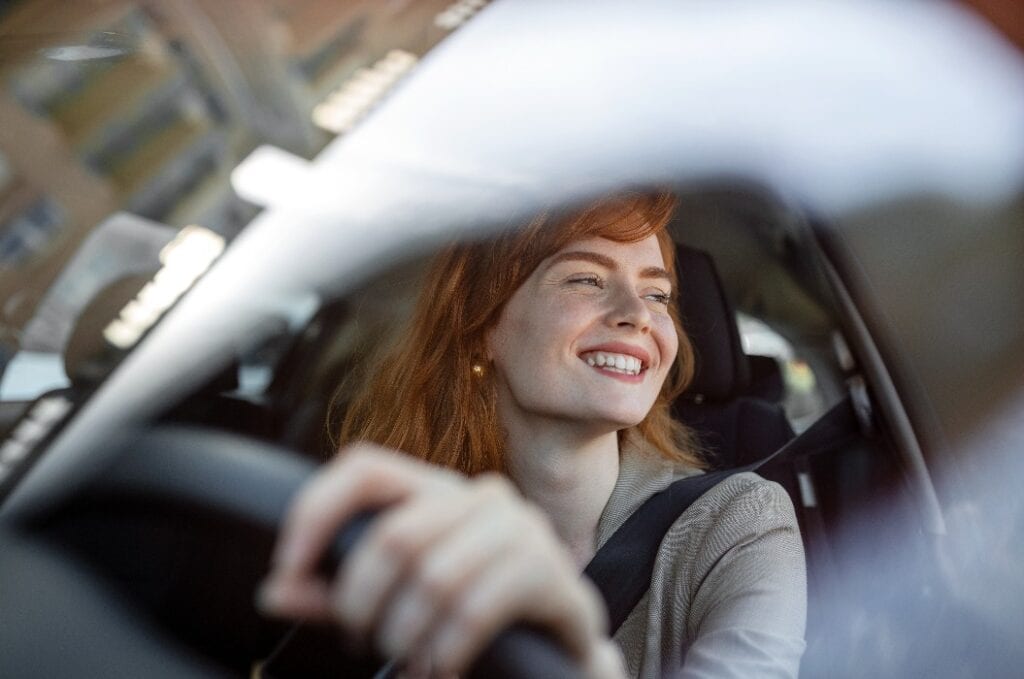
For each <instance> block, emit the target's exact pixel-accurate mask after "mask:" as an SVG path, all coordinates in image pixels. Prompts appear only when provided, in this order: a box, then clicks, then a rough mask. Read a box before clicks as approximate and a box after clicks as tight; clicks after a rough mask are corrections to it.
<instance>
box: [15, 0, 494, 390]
mask: <svg viewBox="0 0 1024 679" xmlns="http://www.w3.org/2000/svg"><path fill="white" fill-rule="evenodd" d="M484 4H486V3H483V2H472V3H454V4H452V3H451V2H445V1H437V0H434V1H431V0H426V1H421V2H384V3H382V2H346V3H335V2H323V1H320V0H302V1H294V2H280V1H275V0H260V1H257V2H248V3H246V4H245V12H243V13H239V12H236V11H234V10H233V9H232V6H231V5H230V4H226V3H221V2H216V1H203V2H195V3H188V4H182V3H143V2H119V1H110V2H90V3H73V4H71V5H65V4H64V3H60V5H59V7H58V6H57V4H56V3H52V2H49V1H46V0H22V1H21V2H11V3H2V4H0V82H2V85H0V120H2V124H0V375H2V381H0V401H3V402H4V403H11V402H27V401H31V400H32V399H34V398H36V397H38V396H39V395H40V394H43V393H45V392H47V391H49V390H53V389H62V388H67V387H69V386H70V385H71V383H72V382H74V378H75V376H74V375H69V372H71V371H72V370H73V368H69V366H68V365H67V358H68V353H69V352H70V353H75V351H76V349H75V348H72V347H70V346H69V341H70V340H71V338H72V337H73V336H74V335H75V330H76V327H77V326H78V325H82V324H87V322H86V320H85V319H83V312H84V311H85V310H86V308H87V307H89V306H90V303H92V302H94V300H95V299H96V298H97V296H99V295H101V294H102V295H106V297H107V303H106V304H97V305H94V307H95V308H94V309H93V311H92V313H93V315H95V314H97V313H102V314H104V315H105V316H106V318H104V319H102V322H100V321H99V320H98V319H95V318H94V319H92V321H93V323H94V324H96V323H100V325H102V327H106V324H107V323H108V322H109V321H112V320H113V319H114V317H116V316H117V314H118V312H119V311H120V310H121V308H123V307H124V305H126V304H128V303H129V302H131V301H132V299H133V298H134V296H135V295H136V294H137V293H139V292H140V291H142V290H143V289H144V288H145V287H146V285H147V282H148V281H150V280H151V279H152V278H153V277H154V276H155V275H156V274H157V273H158V272H159V271H160V269H161V266H162V264H163V263H162V261H161V250H162V249H163V248H165V247H166V246H167V245H168V243H170V242H171V241H172V240H173V239H174V237H175V235H176V234H178V233H179V232H181V230H182V229H185V228H186V227H198V228H201V229H204V230H206V231H208V232H210V233H212V234H215V235H216V236H219V238H220V239H222V240H223V241H224V242H225V243H226V242H230V241H231V240H232V239H233V238H234V237H235V236H236V235H237V234H238V233H239V232H240V231H241V230H242V229H244V228H245V226H246V225H247V224H248V223H249V222H250V221H251V220H252V219H253V217H254V216H255V215H256V214H257V213H258V212H259V208H258V207H257V206H256V205H253V204H252V203H250V202H247V201H246V200H244V199H243V198H241V197H240V196H239V194H238V192H237V191H236V189H235V187H234V186H233V185H232V180H231V178H232V175H231V173H232V170H233V169H234V168H235V167H237V166H238V164H239V163H240V162H241V161H242V160H243V159H244V158H246V157H247V156H248V155H249V154H250V153H251V152H252V151H253V150H254V149H256V148H257V147H258V146H260V145H262V144H271V145H273V146H276V147H278V148H282V149H285V150H287V151H288V152H290V153H292V154H294V155H296V156H298V157H301V158H306V159H309V158H312V157H314V156H315V155H316V154H317V153H318V152H319V151H320V150H321V149H322V148H323V147H324V146H325V145H326V144H327V143H328V142H330V141H331V140H332V139H334V138H335V137H337V136H338V135H341V134H344V133H345V132H346V131H348V130H349V129H351V128H352V127H353V126H354V125H355V124H356V123H357V122H358V120H359V119H360V117H361V116H362V115H363V114H365V113H366V112H367V111H369V109H371V108H372V107H373V106H374V105H376V104H377V103H378V102H379V101H380V100H381V99H382V98H383V97H384V96H386V94H387V93H388V92H389V91H390V89H391V88H392V86H393V85H394V84H395V83H397V82H398V81H399V80H400V79H401V78H402V76H403V75H405V73H407V72H408V71H409V70H410V69H411V68H412V67H413V66H414V65H415V64H416V62H417V61H418V60H419V58H420V57H422V56H423V55H424V54H425V53H426V52H427V51H428V50H429V49H430V48H431V47H433V46H434V45H435V44H437V43H438V42H439V41H440V40H441V39H443V38H444V37H445V36H446V35H448V34H449V33H450V32H451V31H453V30H455V29H457V28H458V27H459V26H461V25H462V23H464V22H465V21H466V20H467V19H468V18H470V17H471V16H472V15H473V14H474V13H475V12H476V11H477V10H478V9H479V8H480V7H482V6H483V5H484ZM199 273H202V272H199ZM164 287H165V288H166V287H167V286H164ZM178 287H180V286H178ZM115 289H116V290H115ZM163 292H165V293H166V290H164V291H163ZM181 292H183V291H181ZM179 296H180V293H179ZM168 297H174V296H173V295H168V294H164V298H168ZM175 298H176V297H175ZM167 306H168V305H167V304H157V305H156V308H153V305H149V306H147V307H146V308H145V312H146V315H147V318H146V320H145V322H144V323H142V324H141V325H142V326H143V327H141V328H139V327H137V328H135V330H140V331H145V330H146V329H147V328H148V327H149V325H152V324H153V323H155V322H156V320H157V319H158V318H159V316H160V314H161V313H162V312H163V311H165V310H166V307H167ZM137 325H138V324H137ZM108 339H109V338H108ZM136 339H137V338H136ZM122 344H124V343H122ZM128 344H129V345H130V344H131V343H128ZM122 348H125V347H124V346H122ZM127 348H130V346H129V347H127Z"/></svg>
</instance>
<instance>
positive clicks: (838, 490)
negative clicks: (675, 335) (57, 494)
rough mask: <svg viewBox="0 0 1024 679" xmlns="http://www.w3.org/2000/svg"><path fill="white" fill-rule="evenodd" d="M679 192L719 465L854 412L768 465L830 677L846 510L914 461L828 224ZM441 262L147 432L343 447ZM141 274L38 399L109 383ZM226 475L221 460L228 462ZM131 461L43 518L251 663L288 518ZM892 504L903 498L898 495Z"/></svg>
mask: <svg viewBox="0 0 1024 679" xmlns="http://www.w3.org/2000/svg"><path fill="white" fill-rule="evenodd" d="M678 194H679V196H680V199H681V205H680V208H679V210H678V215H677V218H676V221H675V222H674V223H673V224H672V225H671V230H672V233H673V236H674V238H676V240H677V242H678V243H679V245H678V253H677V254H678V259H679V271H680V278H681V280H680V294H679V299H680V305H681V315H682V318H683V323H684V327H685V328H686V329H687V332H688V333H689V335H690V337H691V340H692V342H693V343H694V346H695V351H696V354H697V357H698V370H697V373H696V376H695V379H694V380H693V382H692V384H691V385H690V386H689V388H688V389H687V390H686V392H685V393H684V394H683V395H682V396H681V397H680V398H679V399H678V401H677V402H676V404H675V412H676V415H677V416H678V417H679V418H680V419H681V420H682V421H683V422H684V423H686V424H687V425H688V426H689V427H691V428H692V429H693V430H694V431H695V432H696V434H697V436H698V440H699V441H700V443H701V446H702V450H703V453H704V455H705V457H706V458H707V460H708V461H709V463H710V465H711V467H712V468H713V469H730V468H734V467H740V466H743V465H746V464H749V463H752V462H756V461H758V460H761V459H763V458H765V457H767V456H768V455H770V454H771V453H772V452H774V451H776V450H778V449H780V448H782V447H784V446H785V445H786V444H787V443H788V442H790V441H791V440H792V439H793V438H794V437H795V436H796V434H797V433H798V430H801V431H802V430H806V429H807V428H808V426H809V424H810V423H812V422H814V421H815V420H816V419H818V418H820V417H821V416H823V415H825V414H826V412H827V411H828V409H829V408H830V407H833V406H836V404H839V405H838V407H840V408H844V409H845V410H844V412H847V413H848V415H847V417H846V418H845V419H844V420H843V425H842V426H841V427H839V428H837V429H835V430H833V432H832V436H831V438H830V439H829V440H828V441H827V442H826V445H824V446H820V445H819V446H818V448H817V449H815V450H814V451H813V452H812V453H811V454H804V455H801V456H800V457H798V458H796V459H791V458H786V457H783V458H781V459H778V460H772V461H771V462H770V463H769V464H768V465H766V466H765V467H763V468H761V469H759V472H760V473H761V474H762V475H764V476H766V477H767V478H769V479H772V480H775V481H777V482H779V483H781V484H782V485H783V486H784V487H785V488H786V490H787V491H788V492H789V493H790V495H791V497H792V499H793V503H794V506H795V507H796V508H797V510H798V518H799V521H800V524H801V528H802V531H803V535H804V538H805V543H806V550H807V555H808V564H809V578H810V583H809V587H810V601H811V604H810V613H809V624H808V644H809V650H808V653H807V656H806V659H805V665H804V667H805V668H812V672H811V673H812V674H813V668H815V664H816V663H823V664H825V665H827V663H828V662H831V661H833V660H834V657H832V656H833V654H834V653H835V652H836V649H837V648H843V649H845V650H846V651H847V652H851V653H852V652H853V651H854V649H856V648H858V645H860V646H863V645H870V643H871V640H870V639H864V638H855V635H856V634H857V633H858V632H859V633H860V634H862V635H863V634H864V631H863V630H859V631H858V630H855V629H850V630H845V633H846V634H847V635H854V637H853V638H851V637H847V638H842V639H840V638H839V637H841V636H842V635H843V633H844V632H843V630H842V627H841V626H836V625H834V624H828V625H825V624H823V623H822V617H823V616H824V615H826V614H827V613H826V612H825V611H820V610H819V609H817V608H816V607H815V602H816V601H817V600H818V599H819V598H822V597H823V596H824V595H825V591H826V590H827V589H828V588H829V587H834V586H835V584H836V583H837V582H839V579H840V578H842V576H843V575H842V568H843V564H842V563H841V562H837V560H836V557H835V554H836V553H842V550H841V549H838V550H837V548H841V544H837V543H841V541H842V540H844V539H857V536H856V535H853V536H852V538H851V537H849V536H847V535H846V533H845V532H844V517H846V516H849V515H856V513H857V512H858V509H859V507H860V506H862V505H864V504H868V503H871V502H873V501H874V500H875V499H876V498H878V497H879V496H880V495H879V494H880V493H881V492H884V489H886V488H890V487H892V486H894V485H898V484H899V483H900V481H899V478H900V477H899V473H900V472H899V468H898V464H897V462H896V458H895V457H894V454H893V449H892V444H891V442H890V441H887V440H886V437H885V435H884V432H885V426H884V424H882V423H880V422H878V423H873V422H872V420H877V418H878V417H879V414H878V413H876V412H872V413H866V414H864V413H861V414H858V416H854V415H853V412H854V411H853V409H852V407H850V406H848V405H847V401H848V400H849V397H848V396H846V394H847V393H848V392H850V390H851V389H852V388H853V387H851V385H858V384H862V382H858V377H857V366H856V364H853V365H851V364H850V363H849V362H848V359H845V360H846V361H847V362H846V363H844V362H843V361H844V359H843V358H842V356H841V355H837V347H840V348H841V347H842V342H843V341H844V340H843V339H842V338H843V320H842V314H841V311H840V309H839V307H838V305H837V304H836V302H835V299H834V292H833V291H832V290H831V289H830V287H829V285H827V284H825V280H826V279H825V277H824V275H823V274H822V272H821V269H820V267H821V266H822V264H821V259H822V257H823V255H822V253H821V249H820V246H819V245H818V244H817V238H818V236H816V234H815V231H814V229H813V228H812V225H810V224H809V223H807V222H806V221H804V220H803V219H802V217H801V215H800V214H799V213H798V212H796V211H794V210H793V209H792V208H790V207H788V206H786V205H785V204H784V203H783V202H782V201H780V200H779V199H778V198H776V197H774V196H772V195H771V194H770V193H769V192H767V191H765V190H763V189H759V188H758V187H753V186H749V185H739V184H727V185H702V186H698V187H686V186H683V187H679V189H678ZM428 260H429V253H428V254H420V255H417V256H414V257H410V258H408V259H406V260H404V261H400V262H398V263H391V264H390V265H387V266H383V267H381V269H380V270H379V271H377V272H374V273H373V274H372V275H370V276H369V277H367V278H366V280H365V281H364V282H363V283H362V284H361V285H359V286H357V287H356V288H355V289H353V290H351V291H350V292H349V293H348V294H346V295H343V296H341V297H340V298H338V299H331V300H325V301H324V303H323V304H322V305H321V307H320V309H319V310H318V311H317V312H316V313H315V314H314V315H313V316H312V318H311V320H310V321H309V322H308V323H307V324H306V325H305V326H304V327H301V328H299V329H297V330H292V329H290V328H289V326H288V325H287V324H284V323H282V324H281V326H280V328H281V332H280V333H279V334H276V335H275V334H271V335H270V336H269V338H268V340H267V341H265V342H264V343H263V344H261V345H260V346H257V347H254V348H251V349H249V350H247V352H245V353H244V354H239V355H236V356H234V357H230V358H229V359H228V360H225V361H224V365H223V368H222V370H220V372H219V373H218V374H217V375H216V377H214V378H213V379H211V380H208V381H207V382H206V383H204V384H203V385H202V386H201V388H199V389H197V390H195V391H194V392H193V393H191V394H190V395H189V396H188V397H187V398H185V399H181V400H180V401H179V402H174V403H169V404H167V407H166V411H165V412H164V414H163V415H162V416H161V417H160V418H158V421H157V422H154V423H153V436H155V437H156V438H155V439H153V440H150V438H152V437H149V438H147V437H144V438H143V439H142V440H143V441H148V443H146V445H151V446H155V448H156V449H160V446H162V445H165V444H166V442H167V439H168V437H167V436H166V433H164V435H163V438H160V437H161V432H165V430H168V429H169V430H172V431H179V433H180V432H181V431H183V432H185V433H186V435H185V436H184V438H183V440H187V441H189V442H190V443H189V445H192V446H195V449H194V450H192V451H191V452H192V453H193V454H194V453H195V452H196V451H197V450H203V449H204V448H209V447H212V448H217V447H218V446H226V447H228V448H234V449H238V448H239V447H240V446H244V447H246V448H251V449H253V450H255V449H259V448H261V447H263V448H267V447H270V448H274V449H277V450H285V451H289V454H291V455H295V456H300V457H302V458H305V459H306V460H308V461H309V462H310V463H311V464H314V465H315V464H319V463H322V462H323V461H324V460H326V459H328V458H329V457H330V456H331V455H332V454H333V453H334V450H335V447H334V443H333V436H332V429H333V428H336V427H337V424H338V422H339V421H340V418H342V417H343V416H344V409H345V403H346V401H347V398H348V397H349V396H350V395H351V394H352V391H353V389H354V388H355V387H356V386H357V385H358V384H359V380H360V379H361V378H362V376H363V374H364V373H363V368H364V366H366V365H368V364H369V363H370V361H371V357H372V356H373V355H374V352H375V351H378V350H380V348H381V347H382V346H386V340H387V338H389V337H395V336H396V335H397V333H399V332H401V324H402V322H403V319H404V318H405V317H406V316H407V315H408V313H409V311H410V309H411V307H412V304H413V303H414V300H415V292H416V291H417V290H418V287H417V285H416V281H417V279H418V277H419V276H420V275H421V274H422V271H423V269H424V266H425V263H426V262H427V261H428ZM143 282H144V277H138V276H136V277H129V278H126V279H121V280H119V281H117V282H115V283H114V284H112V285H110V286H108V287H106V288H104V289H103V290H101V291H100V292H99V293H98V294H97V296H96V299H94V300H93V302H92V303H90V304H89V305H87V307H86V308H85V310H84V311H83V313H82V314H81V316H80V318H79V319H78V321H77V323H76V329H75V331H74V332H73V333H72V340H73V341H72V342H69V345H68V347H67V349H66V356H65V362H66V363H68V365H69V367H68V374H69V375H72V376H76V377H73V379H72V384H71V386H70V387H67V388H65V389H60V390H56V391H54V392H48V393H47V394H44V395H41V396H40V399H45V398H48V397H53V396H54V395H55V394H56V395H64V396H66V397H68V398H69V399H71V400H75V399H78V398H83V397H84V396H86V395H87V394H88V393H89V391H90V389H92V388H94V387H95V385H96V384H97V383H99V382H100V381H101V380H97V379H96V375H97V374H98V373H102V370H104V369H107V370H110V369H113V368H114V366H115V365H116V363H117V361H118V360H120V359H121V358H122V356H121V355H119V353H118V352H115V351H112V350H111V347H109V343H106V344H105V343H104V342H103V341H102V338H99V337H97V336H96V333H97V332H99V331H100V330H101V329H102V328H103V327H104V326H105V324H106V323H108V322H109V321H110V320H111V319H113V318H114V317H116V314H117V312H118V311H119V310H120V308H121V307H122V306H123V305H124V304H125V303H126V301H128V300H130V299H131V298H132V296H133V295H134V294H135V293H136V292H137V290H138V288H139V287H141V285H142V283H143ZM737 309H739V310H740V311H742V312H743V313H745V314H748V315H750V316H754V317H757V318H758V319H759V320H760V321H761V322H762V323H764V324H766V325H767V326H768V327H770V328H772V329H773V330H774V331H775V332H776V333H777V334H778V335H780V336H781V337H784V338H785V339H786V340H787V341H788V343H789V344H790V345H791V346H792V347H793V350H794V351H795V352H796V353H794V354H793V355H791V356H788V357H784V356H764V355H757V354H754V353H749V354H748V353H747V351H746V350H745V349H744V346H743V336H742V333H741V329H740V326H739V321H738V319H739V318H740V317H739V316H738V314H737ZM90 332H91V333H92V335H93V336H90ZM83 347H84V348H83ZM89 347H92V358H91V359H90V358H89V354H90V351H89V349H88V348H89ZM90 360H93V363H92V364H90V363H89V361H90ZM104 362H105V364H104ZM104 365H105V368H104ZM83 366H86V367H83ZM794 366H796V369H794ZM809 366H813V368H812V367H809ZM86 368H88V369H86ZM787 371H788V372H787ZM808 373H810V374H811V375H812V377H811V379H807V374H808ZM794 374H795V376H794ZM254 376H255V378H254ZM801 378H802V379H801ZM801 391H802V393H800V392H801ZM38 400H39V399H37V402H38ZM794 404H795V405H794ZM808 404H810V405H808ZM13 405H14V404H7V406H8V407H10V406H13ZM22 407H23V408H30V407H31V403H29V404H24V405H23V406H22ZM787 408H788V409H789V413H787ZM154 441H155V443H154ZM160 441H163V443H160ZM218 441H219V442H220V443H218ZM125 445H126V451H125V455H124V457H125V459H126V458H127V457H131V456H134V458H133V460H134V461H133V462H132V463H131V464H128V465H127V466H126V468H134V469H136V470H137V471H139V470H142V468H144V467H146V465H147V463H146V462H145V459H146V458H145V456H141V455H140V454H139V449H138V446H139V445H140V443H139V442H138V441H136V442H135V443H133V444H125ZM182 445H184V444H182V443H180V442H177V443H174V444H173V445H172V446H171V447H172V448H180V447H181V446H182ZM183 454H184V451H180V450H179V451H178V452H177V453H175V455H178V456H181V455H183ZM123 462H124V460H123ZM151 464H152V465H154V467H153V468H146V469H145V470H144V471H141V472H140V473H142V474H143V476H149V475H151V474H152V473H153V472H154V469H162V467H161V465H160V464H159V463H157V462H156V459H155V458H154V461H153V462H152V463H151ZM194 466H195V467H196V468H198V467H201V465H200V464H199V463H196V464H195V465H194ZM122 473H123V474H129V472H127V471H123V470H122ZM167 473H169V472H167ZM195 473H196V472H195V471H194V470H193V472H191V474H193V475H194V474H195ZM218 473H219V474H223V470H222V471H220V472H217V471H211V475H214V476H216V475H217V474H218ZM115 476H116V475H115ZM129 478H131V479H132V481H131V482H130V483H121V484H120V485H119V484H118V483H117V482H116V481H113V480H112V479H111V478H110V477H104V479H103V481H102V482H98V483H97V484H96V485H95V486H88V487H86V488H84V489H83V491H82V492H81V493H79V494H78V495H77V496H75V497H74V498H73V499H72V500H70V501H68V502H67V503H66V504H64V505H63V506H61V507H59V508H55V509H53V510H52V511H51V512H49V513H48V514H47V515H45V516H44V517H40V518H39V519H37V521H36V522H35V523H34V525H33V527H32V529H31V532H32V534H33V535H34V536H35V537H40V538H44V542H45V543H46V544H47V545H48V546H50V547H52V548H54V549H57V550H58V551H59V553H60V554H61V555H62V558H66V559H68V560H69V561H70V562H71V563H73V564H74V567H75V568H81V569H83V570H85V571H87V572H89V573H90V575H91V576H94V577H96V578H97V579H98V580H99V581H100V582H102V583H103V586H105V587H109V588H111V589H112V590H113V591H114V592H116V593H117V598H118V599H119V600H122V601H124V602H125V605H126V606H128V607H129V608H130V609H131V610H132V611H133V615H139V616H140V617H141V618H143V619H144V620H145V621H146V625H147V626H149V625H152V626H153V628H154V629H156V630H158V634H159V636H160V637H161V638H164V637H166V638H167V639H169V640H171V641H172V642H173V643H174V644H177V645H181V646H182V647H184V648H187V649H189V650H190V651H194V652H196V653H197V654H198V655H199V657H200V658H202V660H203V662H207V661H208V662H211V663H212V664H213V665H214V666H215V667H218V668H223V669H226V670H227V671H229V672H231V673H245V672H248V671H249V669H250V668H251V667H252V664H253V662H254V661H257V660H259V659H261V658H266V657H268V656H269V655H271V654H272V652H273V649H274V648H275V647H276V645H278V644H279V643H280V640H281V639H282V638H285V636H286V635H287V634H288V629H287V627H285V626H282V625H281V624H279V623H275V622H273V621H267V620H263V619H261V618H260V617H259V616H258V614H257V613H256V611H255V610H254V608H253V604H252V592H253V591H254V587H255V585H256V583H258V581H259V578H260V576H261V574H262V573H263V572H264V571H265V569H266V565H267V559H268V558H269V550H270V547H271V544H272V537H273V533H272V530H268V527H267V526H260V525H254V522H253V520H252V518H251V517H239V516H236V515H233V514H232V512H231V511H225V510H224V508H223V507H220V508H218V507H216V506H207V505H205V504H204V503H203V502H196V501H195V499H194V498H192V499H190V498H187V497H186V498H183V497H180V496H177V495H176V494H175V493H166V492H163V493H161V492H155V493H147V491H146V490H144V488H145V487H146V483H140V482H139V479H138V478H136V477H131V476H130V474H129ZM221 482H225V480H223V479H222V480H221ZM147 483H148V482H147ZM186 485H187V484H186ZM258 485H261V484H259V483H257V486H258ZM263 485H265V484H263ZM880 489H881V490H880ZM266 492H270V491H266ZM278 492H280V491H278ZM283 501H284V500H281V502H283ZM890 507H892V508H893V510H894V511H898V506H896V505H892V503H891V502H890ZM910 509H911V508H910V507H905V508H904V510H906V511H910ZM255 523H256V524H258V522H255ZM155 564H160V566H159V567H158V568H154V565H155ZM297 638H298V641H295V642H293V643H292V644H291V645H290V646H289V649H294V648H300V649H305V648H315V649H317V651H316V652H315V653H310V652H303V653H292V654H291V655H290V658H308V657H317V658H319V660H320V662H319V663H317V664H314V665H313V666H309V665H301V662H300V661H298V660H289V662H293V663H294V662H298V663H299V665H292V667H296V668H301V672H302V673H303V674H316V672H318V671H322V672H324V673H330V672H331V671H332V670H333V669H334V668H336V667H338V666H344V667H346V668H347V670H346V671H347V672H350V673H352V674H350V676H356V673H357V672H358V671H361V670H362V671H367V672H369V671H370V669H369V668H370V667H371V666H372V664H373V662H374V660H373V659H372V658H371V659H363V660H358V659H357V660H355V661H353V658H352V656H351V654H346V653H342V652H341V650H342V649H341V647H340V646H339V645H338V644H337V640H336V639H335V638H334V637H333V635H332V633H331V632H330V631H329V630H324V629H314V630H310V631H304V632H303V634H302V635H299V636H298V637H297ZM840 641H841V643H840ZM290 653H291V650H290ZM364 661H365V663H367V664H365V665H363V664H360V663H363V662H364ZM353 663H355V664H353ZM823 667H824V665H819V666H818V669H823Z"/></svg>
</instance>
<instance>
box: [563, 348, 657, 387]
mask: <svg viewBox="0 0 1024 679" xmlns="http://www.w3.org/2000/svg"><path fill="white" fill-rule="evenodd" d="M595 352H601V353H606V354H623V355H626V356H631V357H633V358H635V359H637V360H639V361H640V372H639V373H637V374H636V375H633V374H631V373H625V372H619V371H617V370H609V369H607V368H606V367H605V366H598V365H590V367H591V368H592V369H593V370H596V371H597V372H599V373H600V374H602V375H604V376H605V377H613V378H615V379H617V380H619V381H621V382H627V383H630V384H639V383H641V382H643V381H644V377H645V376H646V373H647V369H648V368H649V367H650V365H651V356H650V354H648V353H647V352H646V351H644V350H643V349H641V348H639V347H635V346H632V345H630V344H625V343H622V342H608V343H606V344H599V345H597V346H593V347H588V348H587V349H584V350H583V351H581V352H580V353H579V359H580V360H581V361H583V362H584V363H587V360H586V359H585V358H584V357H585V356H587V355H588V354H592V353H595ZM588 365H589V363H588Z"/></svg>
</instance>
